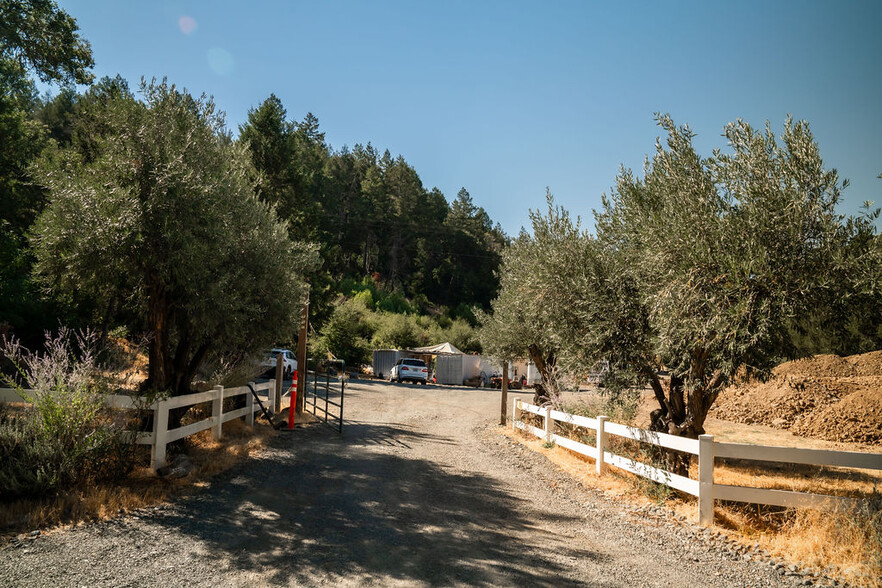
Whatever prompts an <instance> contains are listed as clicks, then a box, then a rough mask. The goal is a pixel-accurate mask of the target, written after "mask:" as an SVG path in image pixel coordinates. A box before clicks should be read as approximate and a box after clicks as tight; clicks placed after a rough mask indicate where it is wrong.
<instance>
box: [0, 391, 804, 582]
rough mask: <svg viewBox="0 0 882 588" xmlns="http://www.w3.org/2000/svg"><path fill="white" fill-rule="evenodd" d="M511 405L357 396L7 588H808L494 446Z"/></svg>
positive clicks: (45, 552)
mask: <svg viewBox="0 0 882 588" xmlns="http://www.w3.org/2000/svg"><path fill="white" fill-rule="evenodd" d="M498 411H499V392H498V391H484V390H471V389H458V388H446V387H444V388H442V387H433V386H416V385H400V384H399V385H392V384H385V383H379V382H369V383H367V382H358V383H353V384H352V385H351V386H350V387H349V388H348V389H347V397H346V416H347V420H346V425H345V428H344V432H343V435H342V436H339V435H338V434H337V433H336V431H333V430H331V429H330V428H328V427H325V426H320V425H313V426H311V427H304V428H301V429H299V430H297V431H295V432H294V433H284V432H280V433H278V434H277V436H276V437H275V438H274V441H273V443H272V445H271V447H270V449H268V450H267V451H265V452H263V453H262V454H260V455H259V456H258V457H256V458H254V459H251V460H248V461H247V462H245V463H243V464H240V465H239V466H237V467H236V468H234V469H232V470H230V471H228V472H226V473H224V474H222V475H221V476H219V477H218V478H216V479H215V480H214V481H213V483H212V485H211V487H210V488H209V489H208V490H205V491H203V492H201V493H199V494H197V495H194V496H191V497H188V498H183V499H180V500H178V501H176V502H174V503H172V504H167V505H163V506H161V507H158V508H156V509H147V510H144V511H140V512H139V513H137V514H129V515H126V516H124V517H120V518H118V519H115V520H112V521H106V522H101V523H94V524H89V525H85V526H82V527H80V528H77V529H73V530H68V531H59V532H53V533H47V534H44V535H42V536H40V537H37V538H36V539H34V540H33V541H28V542H25V543H23V544H21V545H19V546H9V547H7V548H6V549H4V550H3V551H0V585H2V586H53V587H54V586H161V587H163V588H168V587H172V586H192V585H214V586H265V585H290V586H319V585H333V586H360V585H375V586H448V585H479V586H556V587H559V586H581V585H587V586H602V587H603V586H610V587H612V586H622V587H625V586H665V587H667V586H683V587H686V586H792V585H794V584H796V583H801V582H805V581H807V580H806V579H805V578H802V577H800V576H790V575H785V574H788V573H789V572H788V571H787V570H786V568H783V567H781V566H780V565H779V566H778V567H779V568H780V569H775V567H774V566H773V565H770V564H769V562H767V561H766V562H763V561H759V560H758V559H757V558H756V557H754V556H752V555H751V554H744V553H735V552H734V551H733V550H731V549H729V548H727V547H726V546H725V544H724V543H723V542H722V541H721V540H719V539H717V538H715V537H714V536H713V534H710V533H703V532H702V531H701V529H699V528H698V527H695V526H692V525H691V524H684V523H682V522H678V521H676V520H674V519H672V518H669V517H665V516H656V515H657V514H659V513H652V512H644V511H637V510H635V509H631V508H626V507H625V506H624V505H622V504H617V503H615V502H613V501H610V500H609V499H606V498H604V497H603V496H601V495H600V494H599V493H596V492H594V491H592V490H589V489H586V488H584V487H582V486H581V485H579V484H578V483H576V482H575V481H573V480H572V478H570V477H569V476H567V475H566V474H563V473H562V472H560V471H559V470H557V469H556V468H555V467H554V466H553V465H551V464H550V463H549V462H548V461H547V460H546V459H545V458H544V457H542V456H541V455H537V454H535V453H532V452H530V451H527V450H525V449H523V448H521V447H520V446H519V445H517V444H515V443H513V442H511V441H510V440H509V439H508V438H506V437H504V436H501V435H499V434H498V433H496V432H495V431H494V428H495V422H496V421H497V420H498V414H499V412H498Z"/></svg>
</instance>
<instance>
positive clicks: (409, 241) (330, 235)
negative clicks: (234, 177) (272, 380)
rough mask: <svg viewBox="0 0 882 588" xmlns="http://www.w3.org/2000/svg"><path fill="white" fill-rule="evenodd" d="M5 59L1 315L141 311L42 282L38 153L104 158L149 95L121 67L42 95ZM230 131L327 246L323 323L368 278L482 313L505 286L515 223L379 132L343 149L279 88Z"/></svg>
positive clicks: (108, 315)
mask: <svg viewBox="0 0 882 588" xmlns="http://www.w3.org/2000/svg"><path fill="white" fill-rule="evenodd" d="M0 65H2V66H3V68H4V69H3V71H2V72H0V73H2V76H0V85H2V90H3V91H2V93H0V125H2V129H0V130H2V136H3V137H4V140H3V145H2V148H0V193H2V194H0V223H2V229H3V230H2V239H0V327H2V329H3V330H4V331H12V332H14V333H16V334H18V335H19V336H24V337H25V338H26V339H34V338H35V337H37V336H38V335H39V334H40V333H41V332H42V331H43V330H44V329H46V328H54V327H56V326H57V325H58V324H59V322H61V323H66V324H73V325H93V326H97V327H100V328H104V329H106V328H108V327H113V326H116V325H121V324H128V325H133V324H137V323H138V322H139V320H140V319H139V317H137V316H135V315H133V313H132V311H131V306H130V305H129V304H128V303H130V302H132V301H131V300H124V299H123V298H122V297H117V296H112V295H111V296H95V295H94V293H86V292H84V291H82V290H81V289H79V288H69V289H67V290H65V291H59V290H57V289H53V288H51V287H48V286H51V285H50V284H47V283H46V282H45V280H44V281H43V282H42V283H38V282H37V281H36V279H35V275H34V271H33V270H34V263H35V258H34V255H33V248H32V241H33V236H34V227H35V222H36V220H37V218H38V217H39V216H40V214H41V213H42V212H43V210H44V208H45V206H46V205H47V202H49V201H50V200H51V197H52V195H51V194H50V193H49V191H48V188H46V181H45V178H44V177H42V175H41V174H42V172H41V171H40V170H41V169H43V170H45V169H46V167H45V166H43V167H42V168H41V167H40V166H39V165H37V164H38V162H40V161H43V162H45V161H50V160H58V159H65V158H71V157H73V158H77V159H78V160H79V161H81V162H82V164H83V165H85V166H90V165H93V164H94V163H95V162H96V161H98V160H100V159H101V158H102V156H103V154H104V153H105V152H106V150H107V144H108V142H112V141H113V140H114V136H115V135H116V134H117V133H119V131H120V129H119V128H116V127H115V126H114V124H115V123H114V118H113V116H111V115H110V114H109V113H110V112H111V111H113V110H114V109H115V108H117V105H118V104H119V103H120V102H133V103H137V102H139V101H142V100H143V96H142V95H141V94H140V93H139V92H133V91H132V90H131V89H130V88H129V86H128V84H127V82H126V81H125V80H124V79H122V78H121V77H116V78H103V79H101V80H98V81H97V82H95V83H93V84H92V85H90V86H87V87H85V89H84V90H83V91H81V92H78V91H76V90H75V89H73V88H72V87H71V86H70V85H67V86H62V87H61V88H60V89H59V90H58V91H57V92H56V93H54V95H49V94H47V95H43V96H40V95H39V94H38V93H37V90H36V87H35V85H34V82H33V80H32V79H31V78H29V76H28V72H27V71H26V70H25V69H23V68H21V67H20V66H19V64H18V63H17V62H16V61H15V60H14V59H6V60H4V61H3V62H2V63H0ZM84 75H85V74H84ZM89 80H90V78H89V77H88V76H85V77H83V76H80V77H77V78H73V77H70V76H69V77H67V78H64V80H63V81H65V82H67V83H68V84H69V82H72V81H79V82H85V81H89ZM194 108H195V102H194ZM117 120H118V119H117ZM218 131H219V132H220V133H221V135H223V136H226V137H227V139H226V140H227V141H230V142H233V143H236V144H238V146H239V147H240V148H241V149H244V150H245V152H246V153H247V154H248V155H249V156H250V159H251V162H252V163H253V168H251V170H250V172H248V173H249V175H250V176H251V178H250V182H251V183H252V185H253V186H254V190H255V192H256V194H257V196H258V197H259V198H260V199H262V200H263V201H265V202H267V203H269V204H271V205H273V206H275V208H276V213H277V215H278V216H279V217H280V218H281V219H282V220H283V221H286V222H287V226H288V233H289V236H290V238H291V240H292V242H309V243H313V244H315V246H317V248H318V252H319V255H320V258H321V262H320V263H319V264H315V265H314V266H313V269H311V270H307V278H308V280H309V282H310V284H311V315H312V318H313V323H314V324H315V325H316V326H317V327H318V328H321V326H322V325H323V324H324V323H326V322H327V321H328V319H329V318H330V316H331V315H332V313H333V310H334V307H335V305H337V306H339V304H340V303H341V300H342V298H343V297H351V296H353V295H355V294H356V293H357V292H359V291H363V290H365V289H366V288H368V287H370V289H371V290H373V292H374V293H375V295H374V305H375V309H376V310H381V311H383V310H385V311H391V312H410V313H414V314H420V313H428V312H431V313H433V314H435V315H436V316H446V317H447V319H449V320H452V319H456V318H464V319H467V320H470V321H471V320H473V315H472V311H471V309H472V307H474V306H477V307H488V306H489V303H490V301H491V300H492V299H493V298H494V297H495V296H496V291H497V288H498V278H497V276H496V271H497V269H498V265H499V262H500V253H501V250H502V248H503V247H504V246H505V243H506V236H505V234H504V233H503V231H502V230H501V229H500V228H499V226H498V224H497V225H494V223H493V222H492V221H491V219H490V217H489V215H488V214H487V212H486V211H485V210H484V209H483V208H481V207H479V206H477V205H476V204H475V203H474V202H473V200H472V197H471V196H470V195H469V193H468V191H467V190H466V189H465V188H463V189H462V190H460V191H459V193H458V194H457V195H456V197H455V199H453V200H452V202H448V200H447V198H446V197H445V195H444V194H442V193H441V192H440V191H439V190H437V189H435V188H433V189H427V188H426V187H425V186H423V183H422V181H421V180H420V177H419V175H418V173H417V171H416V170H415V169H414V168H413V166H411V165H410V164H408V163H407V161H406V160H405V159H404V157H402V156H400V155H399V156H395V157H393V156H392V154H391V153H390V152H389V151H384V152H382V153H381V152H380V151H379V150H378V149H376V148H375V147H374V146H373V145H371V143H367V144H366V145H361V144H358V145H355V146H354V147H352V148H349V147H345V146H344V147H342V148H340V149H334V148H332V147H331V146H330V145H328V144H327V142H326V141H325V137H324V134H323V133H322V131H321V129H320V127H319V122H318V120H317V119H316V118H315V117H314V116H313V115H312V114H306V115H305V116H304V117H303V119H302V120H301V121H296V120H292V119H291V118H289V116H288V114H287V112H286V111H285V108H284V106H283V105H282V103H281V101H280V100H279V99H278V98H276V97H275V96H272V95H271V96H270V97H269V98H266V99H265V100H264V101H263V102H262V103H260V104H259V106H257V107H255V108H253V109H252V110H251V111H250V112H249V113H248V119H247V122H246V123H245V124H243V125H242V126H241V127H240V128H239V129H238V131H239V133H238V137H237V138H234V137H233V133H232V132H231V131H230V130H225V129H223V128H221V129H218ZM378 293H379V295H377V294H378ZM138 326H144V325H142V324H140V325H138Z"/></svg>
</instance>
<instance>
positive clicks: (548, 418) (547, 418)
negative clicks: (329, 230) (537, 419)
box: [545, 406, 551, 443]
mask: <svg viewBox="0 0 882 588" xmlns="http://www.w3.org/2000/svg"><path fill="white" fill-rule="evenodd" d="M545 442H546V443H551V407H550V406H546V407H545Z"/></svg>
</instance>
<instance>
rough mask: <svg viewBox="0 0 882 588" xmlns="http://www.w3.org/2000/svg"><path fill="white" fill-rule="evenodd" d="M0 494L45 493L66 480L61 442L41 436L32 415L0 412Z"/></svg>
mask: <svg viewBox="0 0 882 588" xmlns="http://www.w3.org/2000/svg"><path fill="white" fill-rule="evenodd" d="M0 454H2V455H3V459H2V460H0V496H2V497H3V500H14V499H16V498H22V497H26V496H45V495H48V494H51V493H53V492H54V491H55V490H56V488H58V487H59V486H60V485H62V484H63V483H64V482H65V481H67V480H69V479H70V477H71V474H72V472H71V471H70V470H69V469H65V468H64V467H63V466H64V463H65V460H64V455H63V452H62V450H61V446H60V444H58V443H56V442H55V441H54V440H53V439H52V438H50V437H48V436H47V435H44V434H43V433H42V431H41V430H40V427H39V426H38V423H37V420H36V419H34V418H13V417H11V416H10V415H9V414H7V413H5V412H4V414H0Z"/></svg>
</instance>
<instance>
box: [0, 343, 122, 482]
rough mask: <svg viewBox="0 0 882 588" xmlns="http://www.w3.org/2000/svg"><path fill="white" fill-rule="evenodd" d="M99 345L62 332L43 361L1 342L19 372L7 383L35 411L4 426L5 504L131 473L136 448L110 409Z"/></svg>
mask: <svg viewBox="0 0 882 588" xmlns="http://www.w3.org/2000/svg"><path fill="white" fill-rule="evenodd" d="M95 343H96V337H95V336H94V334H92V333H89V332H86V333H81V334H77V335H75V336H72V335H71V333H70V332H69V331H68V330H67V329H61V331H60V332H59V334H58V336H57V337H54V338H53V337H51V336H50V335H49V334H48V333H47V335H46V352H45V353H44V354H42V355H40V354H38V353H32V352H30V351H28V350H26V349H25V348H23V347H22V346H21V345H20V343H19V342H18V341H16V340H7V339H5V338H4V339H3V344H2V348H0V350H2V352H3V354H4V355H6V357H7V358H8V359H9V360H10V361H11V362H12V363H13V365H14V366H15V368H16V369H17V372H18V373H17V376H18V377H17V378H9V377H6V378H5V380H6V382H7V383H8V384H10V385H12V386H13V387H15V388H16V389H17V390H18V391H19V394H20V395H21V396H22V398H23V399H24V400H26V401H27V402H29V403H30V404H32V405H33V407H32V408H30V409H27V410H24V411H23V412H22V413H20V414H19V415H17V416H15V417H11V416H9V415H6V416H5V417H4V418H3V419H2V423H0V444H2V449H3V455H4V456H8V457H5V458H4V459H3V461H2V462H0V487H2V490H3V496H4V497H12V496H26V495H31V494H47V493H51V492H54V491H58V490H61V489H63V488H65V487H69V486H74V485H77V484H83V483H87V482H90V481H96V480H107V479H116V478H118V477H120V476H122V475H124V474H125V473H127V472H128V471H130V469H131V468H132V466H133V463H134V444H133V443H132V438H131V435H130V434H129V433H128V432H127V431H126V427H125V422H124V417H122V416H121V415H120V414H119V413H117V414H113V413H111V412H110V411H109V410H108V409H106V407H105V404H104V396H105V394H106V393H107V390H108V384H107V381H106V380H105V379H104V378H103V377H102V376H101V373H100V370H99V369H98V366H97V365H96V360H95V357H96V349H95V347H96V345H95ZM25 386H27V388H29V390H26V389H25ZM28 469H30V470H32V471H31V472H27V471H26V470H28Z"/></svg>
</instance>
